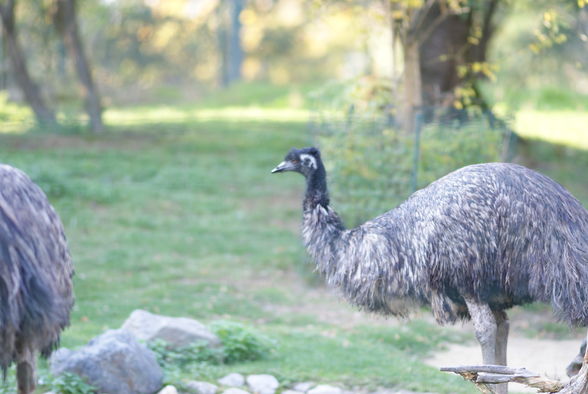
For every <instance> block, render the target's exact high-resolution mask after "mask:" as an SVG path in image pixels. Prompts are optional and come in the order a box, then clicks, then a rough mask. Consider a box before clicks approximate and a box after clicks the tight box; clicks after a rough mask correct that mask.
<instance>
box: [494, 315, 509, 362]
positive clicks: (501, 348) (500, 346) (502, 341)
mask: <svg viewBox="0 0 588 394" xmlns="http://www.w3.org/2000/svg"><path fill="white" fill-rule="evenodd" d="M494 319H496V364H498V365H506V348H507V344H508V330H509V328H510V323H509V321H508V316H507V314H506V312H504V311H494Z"/></svg>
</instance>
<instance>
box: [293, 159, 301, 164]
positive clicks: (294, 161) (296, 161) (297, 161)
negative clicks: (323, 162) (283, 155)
mask: <svg viewBox="0 0 588 394" xmlns="http://www.w3.org/2000/svg"><path fill="white" fill-rule="evenodd" d="M291 161H292V163H294V164H298V163H300V160H298V159H292V160H291Z"/></svg>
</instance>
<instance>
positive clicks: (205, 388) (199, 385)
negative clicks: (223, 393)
mask: <svg viewBox="0 0 588 394" xmlns="http://www.w3.org/2000/svg"><path fill="white" fill-rule="evenodd" d="M186 387H187V388H188V389H190V390H192V391H193V392H195V393H196V394H216V391H217V390H218V386H217V385H215V384H212V383H208V382H199V381H197V380H191V381H189V382H188V383H186Z"/></svg>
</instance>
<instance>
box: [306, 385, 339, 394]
mask: <svg viewBox="0 0 588 394" xmlns="http://www.w3.org/2000/svg"><path fill="white" fill-rule="evenodd" d="M342 392H343V390H341V389H340V388H339V387H335V386H329V385H328V384H319V385H318V386H316V387H315V388H313V389H312V390H308V392H307V393H308V394H342Z"/></svg>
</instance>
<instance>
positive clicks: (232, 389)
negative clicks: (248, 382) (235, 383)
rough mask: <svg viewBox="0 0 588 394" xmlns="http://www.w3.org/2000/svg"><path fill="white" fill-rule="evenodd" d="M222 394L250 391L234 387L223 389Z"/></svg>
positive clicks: (242, 393) (240, 393)
mask: <svg viewBox="0 0 588 394" xmlns="http://www.w3.org/2000/svg"><path fill="white" fill-rule="evenodd" d="M223 394H250V393H249V391H245V390H241V389H236V388H230V389H226V390H225V391H223Z"/></svg>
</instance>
